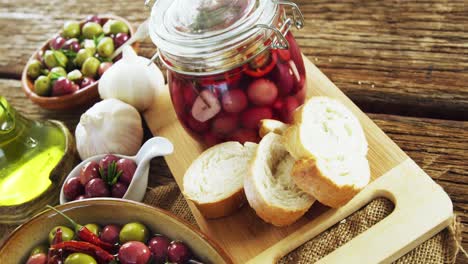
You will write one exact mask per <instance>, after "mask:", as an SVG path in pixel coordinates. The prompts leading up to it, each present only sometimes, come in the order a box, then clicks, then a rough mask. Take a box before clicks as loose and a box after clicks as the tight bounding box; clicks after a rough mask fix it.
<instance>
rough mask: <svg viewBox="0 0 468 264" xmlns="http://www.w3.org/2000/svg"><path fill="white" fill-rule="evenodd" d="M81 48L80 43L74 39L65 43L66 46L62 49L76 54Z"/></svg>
mask: <svg viewBox="0 0 468 264" xmlns="http://www.w3.org/2000/svg"><path fill="white" fill-rule="evenodd" d="M80 48H81V46H80V43H79V42H78V40H77V39H76V38H72V39H69V40H67V41H65V44H63V47H62V49H66V50H71V51H74V52H78V51H79V50H80Z"/></svg>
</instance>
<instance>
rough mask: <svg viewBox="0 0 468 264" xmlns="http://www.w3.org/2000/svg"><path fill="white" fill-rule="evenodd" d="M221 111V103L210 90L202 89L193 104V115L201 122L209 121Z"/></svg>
mask: <svg viewBox="0 0 468 264" xmlns="http://www.w3.org/2000/svg"><path fill="white" fill-rule="evenodd" d="M220 111H221V103H220V102H219V100H218V98H217V97H216V96H215V95H214V94H213V93H212V92H211V91H209V90H204V91H202V92H201V93H200V94H199V95H198V97H197V99H195V103H193V106H192V116H193V117H194V118H195V119H196V120H198V121H200V122H205V121H208V120H209V119H210V118H212V117H214V116H215V115H216V114H218V113H219V112H220Z"/></svg>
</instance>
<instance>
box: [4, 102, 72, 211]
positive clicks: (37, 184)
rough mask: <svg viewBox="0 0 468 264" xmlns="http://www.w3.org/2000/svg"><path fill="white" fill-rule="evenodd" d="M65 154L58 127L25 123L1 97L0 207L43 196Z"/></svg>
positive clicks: (63, 138)
mask: <svg viewBox="0 0 468 264" xmlns="http://www.w3.org/2000/svg"><path fill="white" fill-rule="evenodd" d="M65 150H66V137H65V135H64V133H63V131H62V130H61V129H60V128H59V127H58V126H57V125H55V124H54V123H52V122H47V121H45V122H40V121H34V120H28V119H26V118H25V117H23V116H22V115H20V114H19V113H17V112H16V111H15V110H14V109H13V108H12V107H11V106H10V105H9V104H8V102H7V101H6V100H5V98H3V97H2V96H0V206H12V205H19V204H22V203H25V202H27V201H30V200H32V199H34V198H36V197H38V196H40V195H41V194H42V193H44V192H45V191H46V190H47V189H48V188H49V186H50V185H51V184H52V182H51V180H50V179H49V175H50V172H51V171H52V170H53V169H54V168H55V166H57V164H58V163H59V162H60V160H61V159H62V157H63V156H64V153H65Z"/></svg>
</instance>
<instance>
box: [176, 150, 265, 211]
mask: <svg viewBox="0 0 468 264" xmlns="http://www.w3.org/2000/svg"><path fill="white" fill-rule="evenodd" d="M256 148H257V144H254V143H249V142H247V143H245V145H242V144H240V143H239V142H232V141H231V142H225V143H222V144H219V145H216V146H214V147H211V148H209V149H207V150H206V151H204V152H203V153H202V154H201V155H200V156H199V157H198V158H197V159H196V160H195V161H194V162H193V163H192V164H191V165H190V167H189V168H188V170H187V171H186V172H185V175H184V179H183V187H184V190H183V193H184V195H185V197H186V198H188V199H189V200H191V201H193V202H194V203H195V205H196V206H197V208H198V209H199V210H200V212H201V213H202V214H203V215H204V216H205V217H206V218H219V217H223V216H227V215H229V214H232V213H233V212H235V211H236V210H237V209H239V208H240V207H241V206H242V205H243V204H244V203H245V201H246V199H245V194H244V190H243V186H244V177H245V175H246V174H247V173H248V169H249V162H250V160H251V159H252V157H253V155H254V152H255V149H256Z"/></svg>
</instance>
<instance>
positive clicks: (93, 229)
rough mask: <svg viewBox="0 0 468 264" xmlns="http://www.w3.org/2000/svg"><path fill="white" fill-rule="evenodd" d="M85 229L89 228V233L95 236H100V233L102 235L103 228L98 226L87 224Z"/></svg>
mask: <svg viewBox="0 0 468 264" xmlns="http://www.w3.org/2000/svg"><path fill="white" fill-rule="evenodd" d="M85 227H86V228H88V230H89V231H91V232H93V234H95V235H96V236H99V233H101V227H100V226H99V225H97V224H87V225H85Z"/></svg>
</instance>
